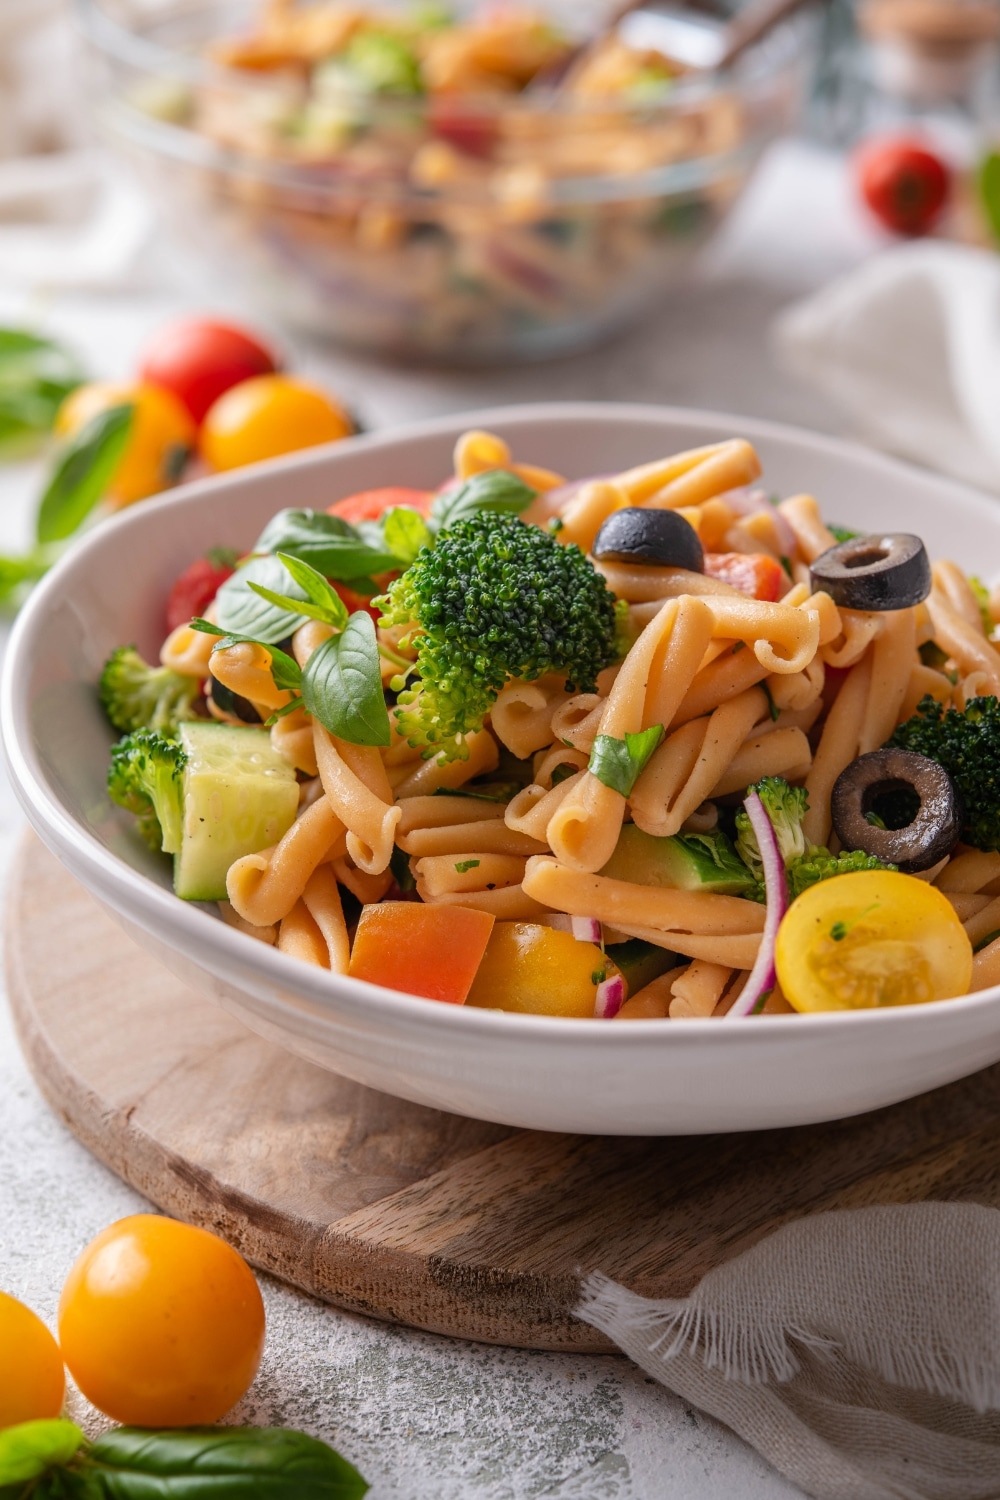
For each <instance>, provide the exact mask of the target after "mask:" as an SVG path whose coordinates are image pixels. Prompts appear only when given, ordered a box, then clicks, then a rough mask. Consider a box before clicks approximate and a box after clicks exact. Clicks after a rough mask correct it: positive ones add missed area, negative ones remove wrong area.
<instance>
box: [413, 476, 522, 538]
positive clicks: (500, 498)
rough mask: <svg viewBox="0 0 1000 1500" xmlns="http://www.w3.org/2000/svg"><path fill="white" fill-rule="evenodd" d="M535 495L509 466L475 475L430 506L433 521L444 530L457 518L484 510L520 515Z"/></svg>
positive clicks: (452, 524)
mask: <svg viewBox="0 0 1000 1500" xmlns="http://www.w3.org/2000/svg"><path fill="white" fill-rule="evenodd" d="M534 498H535V491H534V490H533V489H532V488H531V486H530V485H527V484H525V482H524V480H523V479H519V478H518V476H517V475H516V474H512V473H510V471H509V470H508V469H488V470H486V472H485V473H483V474H473V475H472V477H471V479H466V480H465V482H464V483H463V484H460V485H459V486H458V488H457V489H454V490H446V491H445V492H444V493H443V494H441V495H438V497H437V499H436V500H435V501H434V504H433V505H432V506H431V522H432V524H433V525H434V527H435V529H436V530H438V531H443V530H444V529H445V527H446V526H454V525H455V522H456V521H467V520H469V518H470V517H471V516H478V515H479V514H480V513H481V512H482V511H494V512H496V513H497V514H505V515H511V516H519V515H520V514H521V512H522V511H524V510H527V508H528V506H529V505H530V504H531V502H532V500H534Z"/></svg>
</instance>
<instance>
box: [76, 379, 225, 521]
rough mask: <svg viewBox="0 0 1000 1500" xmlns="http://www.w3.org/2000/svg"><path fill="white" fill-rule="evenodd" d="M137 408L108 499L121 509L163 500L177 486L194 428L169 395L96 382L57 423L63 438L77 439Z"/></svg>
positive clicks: (82, 390) (78, 394)
mask: <svg viewBox="0 0 1000 1500" xmlns="http://www.w3.org/2000/svg"><path fill="white" fill-rule="evenodd" d="M125 405H131V406H132V407H134V414H133V417H132V429H131V432H130V433H129V437H128V442H127V443H126V445H125V451H124V453H123V454H122V456H121V458H120V459H119V462H118V467H117V468H116V469H115V472H114V474H113V475H112V476H111V483H110V484H109V486H108V491H107V495H106V499H107V500H109V501H110V502H111V504H112V505H114V506H116V507H120V506H125V505H132V504H134V502H135V501H136V500H145V499H146V497H147V495H158V494H159V493H160V491H161V490H166V489H169V488H170V487H171V485H174V484H176V483H177V481H178V480H179V479H180V477H181V475H182V473H183V472H184V466H185V464H186V463H187V460H188V457H189V455H190V453H191V450H192V448H193V447H194V442H195V435H196V434H195V425H194V423H193V422H192V420H191V417H190V415H189V413H188V412H187V410H186V409H185V408H184V407H183V406H182V405H181V403H180V402H179V401H178V399H177V397H176V396H175V395H173V394H172V393H171V392H170V391H163V390H160V389H159V387H157V386H155V385H112V384H111V383H110V382H109V381H94V382H93V383H92V384H90V385H81V386H79V387H78V388H77V390H75V391H73V392H72V393H71V394H70V395H69V396H67V397H66V400H65V401H64V402H63V404H62V406H61V407H60V408H59V414H58V416H57V417H56V432H57V434H58V435H59V436H60V437H73V436H75V435H76V434H77V433H78V432H79V431H80V430H81V428H83V427H85V426H86V425H87V423H88V422H90V421H92V420H93V418H94V417H96V416H99V415H100V414H101V412H104V411H107V410H108V408H109V407H112V406H125Z"/></svg>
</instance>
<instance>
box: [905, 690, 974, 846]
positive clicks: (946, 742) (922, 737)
mask: <svg viewBox="0 0 1000 1500" xmlns="http://www.w3.org/2000/svg"><path fill="white" fill-rule="evenodd" d="M886 743H887V744H888V745H892V746H898V747H899V748H900V749H901V750H915V751H916V753H917V754H918V755H926V756H927V757H928V759H930V760H936V761H937V763H938V765H939V766H943V767H944V769H945V770H946V771H947V772H948V775H949V776H950V777H951V779H952V781H953V782H954V783H955V786H956V788H957V790H958V794H959V796H960V797H961V799H962V803H963V805H964V807H965V824H964V826H963V828H962V838H963V839H964V841H965V842H966V843H967V844H971V845H972V846H973V848H974V849H1000V699H997V698H972V699H970V700H969V702H968V703H967V704H966V706H965V710H964V712H961V713H960V712H959V710H958V709H956V708H949V709H947V710H945V709H944V707H943V706H942V705H941V704H940V703H938V702H937V701H936V700H935V699H934V698H931V697H930V696H927V697H924V698H921V700H920V702H919V703H918V704H917V711H916V713H915V714H914V716H913V718H912V719H907V721H906V723H905V724H900V726H899V728H898V729H897V730H896V732H895V734H894V735H893V736H892V738H891V739H890V740H888V741H887V742H886Z"/></svg>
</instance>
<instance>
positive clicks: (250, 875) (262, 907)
mask: <svg viewBox="0 0 1000 1500" xmlns="http://www.w3.org/2000/svg"><path fill="white" fill-rule="evenodd" d="M345 835H346V829H345V827H344V824H343V823H342V822H341V820H340V818H339V817H338V816H337V814H336V813H335V812H334V810H333V807H332V805H331V803H330V802H329V800H328V799H327V798H326V797H320V798H319V800H318V801H316V802H314V803H313V804H312V806H311V807H309V808H307V809H306V811H305V812H303V813H301V814H300V815H299V817H297V818H296V820H295V822H294V823H293V824H292V826H291V828H290V829H289V830H288V832H287V833H286V834H285V836H284V838H283V839H282V840H281V841H280V843H278V844H275V846H274V847H273V848H272V849H265V850H264V851H263V853H261V854H245V855H244V856H243V858H242V859H238V860H236V861H235V863H234V864H232V865H230V867H229V874H228V876H227V878H226V890H227V893H228V896H229V900H230V902H231V903H232V905H233V908H234V910H235V911H236V912H237V914H238V915H239V916H240V917H242V919H243V921H244V922H250V923H252V924H253V925H254V926H255V927H270V926H271V925H273V924H274V923H275V922H280V921H281V920H282V918H283V917H286V916H287V915H288V913H289V912H290V911H291V909H292V907H293V906H294V905H295V903H296V901H298V899H299V897H300V896H301V895H302V892H303V891H304V890H305V888H306V884H307V882H308V880H309V877H310V876H311V875H312V873H313V871H314V870H315V869H316V867H317V865H320V864H322V863H323V862H324V861H325V860H327V859H329V858H330V856H331V852H332V851H333V850H335V849H337V848H339V847H340V846H341V844H342V841H343V840H344V838H345Z"/></svg>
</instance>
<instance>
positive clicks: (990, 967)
mask: <svg viewBox="0 0 1000 1500" xmlns="http://www.w3.org/2000/svg"><path fill="white" fill-rule="evenodd" d="M994 984H1000V938H995V939H994V940H993V942H992V943H990V944H989V945H988V947H986V948H981V949H980V951H979V952H978V953H976V954H974V955H973V959H972V984H971V985H970V986H969V988H970V989H971V990H985V989H989V987H990V986H991V985H994Z"/></svg>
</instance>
